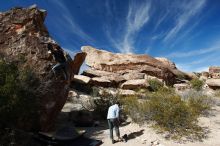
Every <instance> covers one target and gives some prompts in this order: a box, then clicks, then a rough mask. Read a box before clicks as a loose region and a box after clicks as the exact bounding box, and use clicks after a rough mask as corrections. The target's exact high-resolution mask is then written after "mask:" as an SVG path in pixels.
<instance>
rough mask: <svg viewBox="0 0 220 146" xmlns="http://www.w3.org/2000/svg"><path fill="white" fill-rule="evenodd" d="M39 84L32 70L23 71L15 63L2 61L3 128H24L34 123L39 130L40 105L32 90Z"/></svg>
mask: <svg viewBox="0 0 220 146" xmlns="http://www.w3.org/2000/svg"><path fill="white" fill-rule="evenodd" d="M37 83H38V82H37V79H36V78H35V76H34V74H33V73H32V72H31V71H30V70H23V71H21V70H19V69H18V67H17V66H16V64H15V63H6V62H5V61H2V60H1V61H0V107H1V108H0V117H1V118H0V127H1V128H4V127H9V128H20V127H22V128H24V127H30V126H28V124H31V125H34V123H36V127H35V128H37V119H38V111H37V109H38V108H37V107H38V104H37V98H36V96H35V95H34V93H33V90H32V87H33V86H34V85H35V84H37ZM24 121H25V122H24ZM25 124H26V125H25ZM32 128H33V127H32ZM29 130H30V129H29Z"/></svg>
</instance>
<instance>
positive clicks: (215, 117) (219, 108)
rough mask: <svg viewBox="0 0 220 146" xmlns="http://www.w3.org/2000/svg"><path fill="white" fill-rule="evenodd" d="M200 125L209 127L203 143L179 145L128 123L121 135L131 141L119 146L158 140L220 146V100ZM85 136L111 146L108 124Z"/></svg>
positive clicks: (164, 145) (168, 143)
mask: <svg viewBox="0 0 220 146" xmlns="http://www.w3.org/2000/svg"><path fill="white" fill-rule="evenodd" d="M199 124H200V125H201V126H202V127H208V129H209V131H210V133H209V134H208V135H207V138H205V139H203V141H196V142H189V141H188V142H185V143H178V142H175V141H173V140H166V139H165V138H164V135H163V134H157V133H156V132H155V130H154V129H152V128H150V127H149V125H144V126H141V127H140V126H138V125H137V124H134V123H128V124H125V125H124V126H121V127H120V132H121V135H124V134H128V135H130V137H131V139H129V140H128V142H127V143H124V142H117V143H115V144H114V145H117V146H144V145H145V146H150V144H151V142H152V141H155V140H158V141H159V142H160V144H161V146H220V99H216V102H215V105H214V106H213V109H212V111H211V112H210V115H209V116H208V117H201V118H200V119H199ZM87 131H88V132H87V134H86V135H85V136H87V137H91V138H95V139H99V140H102V141H103V144H102V146H111V145H112V143H111V141H110V139H109V130H108V128H107V125H106V123H102V124H101V126H100V127H91V128H88V129H87Z"/></svg>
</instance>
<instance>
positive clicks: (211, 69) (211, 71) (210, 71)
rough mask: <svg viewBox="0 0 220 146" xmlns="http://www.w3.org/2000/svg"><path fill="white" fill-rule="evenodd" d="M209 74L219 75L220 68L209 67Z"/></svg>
mask: <svg viewBox="0 0 220 146" xmlns="http://www.w3.org/2000/svg"><path fill="white" fill-rule="evenodd" d="M209 73H210V74H213V73H220V66H211V67H209Z"/></svg>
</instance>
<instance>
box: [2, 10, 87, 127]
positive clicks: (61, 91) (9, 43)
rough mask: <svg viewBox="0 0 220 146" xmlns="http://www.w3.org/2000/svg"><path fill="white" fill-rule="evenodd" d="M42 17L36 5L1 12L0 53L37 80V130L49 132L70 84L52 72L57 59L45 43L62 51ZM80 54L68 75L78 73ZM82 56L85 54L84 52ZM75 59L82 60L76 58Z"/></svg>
mask: <svg viewBox="0 0 220 146" xmlns="http://www.w3.org/2000/svg"><path fill="white" fill-rule="evenodd" d="M45 17H46V11H44V10H39V9H38V8H37V7H35V6H34V7H30V8H13V9H11V10H10V11H7V12H4V13H1V14H0V54H1V55H2V57H4V59H5V60H6V61H16V62H18V65H19V68H20V69H22V68H25V67H29V68H30V69H31V70H33V71H34V73H35V74H36V77H37V78H38V79H39V81H40V84H39V85H38V86H37V87H35V94H36V96H37V98H39V101H40V104H41V105H40V109H39V112H40V119H39V124H40V129H39V130H42V131H48V130H49V129H50V128H51V126H52V124H53V122H54V120H55V119H56V117H57V115H58V113H59V112H60V111H61V109H62V107H63V105H64V103H65V102H66V99H67V96H68V86H69V80H67V81H64V80H62V79H61V80H60V79H59V78H58V79H57V80H56V79H55V77H54V76H53V73H52V71H51V68H52V67H53V65H55V64H56V62H55V61H54V60H53V58H52V57H51V56H50V55H49V53H48V44H50V45H51V49H52V50H55V49H56V50H57V52H59V53H60V54H63V53H64V52H63V50H62V49H61V47H60V46H59V45H58V44H56V43H55V41H53V40H52V39H51V38H50V36H49V33H48V31H47V29H46V27H45V25H44V20H45ZM83 54H85V53H83ZM79 56H80V55H78V56H76V58H75V59H74V60H73V62H70V64H72V65H68V69H67V71H68V73H69V75H70V76H71V75H72V73H78V70H79V67H80V65H81V62H82V61H81V60H83V57H79ZM82 56H84V57H85V55H82ZM61 57H63V55H61ZM78 58H80V59H81V60H80V61H79V60H78ZM74 66H75V68H74ZM72 71H73V72H72ZM69 79H70V78H69ZM30 88H31V87H30ZM27 110H28V109H27ZM24 122H26V121H24ZM27 125H31V124H30V123H28V124H27ZM31 126H33V125H31ZM31 128H33V127H30V129H31ZM26 129H27V128H26Z"/></svg>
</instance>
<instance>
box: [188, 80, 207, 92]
mask: <svg viewBox="0 0 220 146" xmlns="http://www.w3.org/2000/svg"><path fill="white" fill-rule="evenodd" d="M190 84H191V86H192V88H193V89H195V90H197V91H199V90H201V89H202V87H203V85H204V82H203V81H201V80H199V79H192V80H191V81H190Z"/></svg>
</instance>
